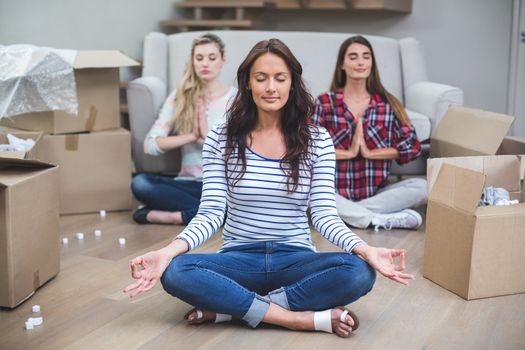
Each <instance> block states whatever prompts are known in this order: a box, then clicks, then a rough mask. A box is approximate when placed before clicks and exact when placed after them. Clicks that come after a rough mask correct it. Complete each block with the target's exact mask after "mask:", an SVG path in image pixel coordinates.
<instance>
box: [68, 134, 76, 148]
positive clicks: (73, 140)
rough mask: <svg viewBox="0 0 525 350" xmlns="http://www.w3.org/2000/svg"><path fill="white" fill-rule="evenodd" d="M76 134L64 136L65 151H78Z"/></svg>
mask: <svg viewBox="0 0 525 350" xmlns="http://www.w3.org/2000/svg"><path fill="white" fill-rule="evenodd" d="M78 137H79V135H78V134H73V135H66V151H76V150H78Z"/></svg>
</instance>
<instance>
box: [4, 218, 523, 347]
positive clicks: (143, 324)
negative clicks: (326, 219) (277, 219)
mask: <svg viewBox="0 0 525 350" xmlns="http://www.w3.org/2000/svg"><path fill="white" fill-rule="evenodd" d="M60 228H61V234H62V236H63V237H69V245H68V246H62V252H61V254H62V259H61V270H60V273H59V274H58V276H57V277H56V278H54V279H53V280H51V281H50V282H49V283H47V284H46V285H44V286H43V287H42V288H40V290H38V291H37V293H36V294H35V295H34V296H33V297H32V298H30V299H29V300H28V301H27V302H25V303H24V304H22V305H20V306H19V307H18V308H16V309H14V310H0V349H10V350H11V349H126V350H130V349H246V348H249V349H250V350H255V349H272V350H277V349H294V348H301V349H343V348H344V349H525V294H521V295H512V296H505V297H498V298H489V299H482V300H474V301H468V302H467V301H464V300H463V299H461V298H459V297H458V296H456V295H454V294H452V293H450V292H448V291H447V290H445V289H442V288H440V287H439V286H437V285H435V284H434V283H432V282H430V281H429V280H427V279H425V278H423V276H422V274H421V273H422V263H423V244H424V229H420V230H419V231H417V232H414V231H401V230H398V231H382V232H378V233H374V232H373V231H372V230H369V231H359V230H357V231H358V233H359V234H360V235H361V237H363V238H364V239H365V240H366V241H367V242H368V243H369V244H372V245H378V246H386V247H392V248H394V247H395V248H406V249H407V250H408V255H407V258H408V263H407V270H408V271H409V272H410V273H413V274H415V275H416V280H415V281H413V283H412V284H411V285H410V286H409V287H403V286H401V285H398V284H395V283H393V282H391V281H389V280H387V279H385V278H382V277H378V280H377V283H376V285H375V287H374V289H373V290H372V292H371V293H369V294H368V295H367V296H365V297H364V298H362V299H361V300H359V301H357V302H356V303H355V304H354V305H352V310H353V311H355V312H356V313H357V314H358V315H359V317H360V320H361V327H360V328H359V330H358V331H357V332H356V333H355V334H353V335H352V336H351V337H350V338H348V339H341V338H338V337H337V336H335V335H332V334H326V333H315V332H292V331H288V330H285V329H280V328H277V327H271V326H261V327H260V328H258V329H256V330H252V329H250V328H248V327H246V326H244V325H242V324H241V323H222V324H219V325H213V324H209V325H203V326H190V325H187V324H186V323H185V322H184V321H183V315H184V313H185V312H186V311H188V310H189V308H190V306H189V305H187V304H185V303H183V302H181V301H179V300H176V299H174V298H172V297H170V296H169V295H167V294H166V293H165V292H164V291H163V290H162V289H161V287H160V286H157V287H156V288H155V289H154V290H152V291H150V292H149V293H148V294H147V295H144V296H142V297H139V298H137V299H134V300H131V301H130V300H129V299H128V298H127V297H126V296H125V295H124V294H123V293H122V292H121V289H122V288H123V287H124V286H126V285H127V284H128V283H129V282H130V281H131V278H130V276H129V271H128V270H129V268H128V261H129V260H130V259H131V258H132V257H134V256H136V255H138V254H141V253H144V252H146V251H149V250H151V249H156V248H159V247H161V246H163V245H165V244H166V243H167V242H168V241H169V240H170V239H171V237H173V236H174V235H175V234H176V233H177V232H179V231H180V230H181V229H182V227H174V226H171V227H170V226H157V225H148V226H139V225H136V224H134V223H133V221H132V220H131V214H130V213H129V212H120V213H108V216H107V217H106V218H105V219H102V218H100V217H99V216H98V215H76V216H64V217H61V220H60ZM95 229H101V230H102V231H103V233H102V237H101V238H100V239H96V238H95V237H94V235H93V231H94V230H95ZM75 232H84V234H85V239H84V241H77V240H75V238H74V235H75ZM119 237H124V238H126V240H127V242H126V245H125V246H124V247H121V246H119V244H118V242H117V240H118V238H119ZM314 241H315V243H316V245H317V247H318V249H319V250H321V251H336V250H338V249H337V248H335V247H333V246H332V245H331V244H330V243H328V242H327V241H325V240H324V238H322V237H321V236H320V235H319V234H317V233H316V234H314ZM219 246H220V237H219V236H216V237H214V238H213V239H211V240H210V241H209V242H207V243H206V244H205V245H204V246H202V247H201V248H199V249H198V250H197V251H206V252H211V251H215V250H217V249H218V248H219ZM34 304H39V305H41V308H42V316H43V317H44V324H43V325H42V326H40V327H37V328H35V329H33V330H32V331H26V330H24V321H25V319H26V318H28V317H30V316H31V306H32V305H34Z"/></svg>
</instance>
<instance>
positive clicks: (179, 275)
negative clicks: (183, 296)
mask: <svg viewBox="0 0 525 350" xmlns="http://www.w3.org/2000/svg"><path fill="white" fill-rule="evenodd" d="M188 257H190V255H180V256H177V257H175V258H174V259H173V260H172V261H171V262H170V264H169V265H168V267H167V268H166V270H165V271H164V273H163V274H162V277H161V278H160V282H161V284H162V287H163V288H164V290H165V291H166V292H168V293H169V294H171V295H173V296H178V295H179V294H180V292H181V288H183V287H184V286H185V285H187V283H185V281H184V279H185V273H186V272H188V271H189V270H190V269H191V267H192V265H194V264H193V263H192V262H191V261H190V260H191V259H188Z"/></svg>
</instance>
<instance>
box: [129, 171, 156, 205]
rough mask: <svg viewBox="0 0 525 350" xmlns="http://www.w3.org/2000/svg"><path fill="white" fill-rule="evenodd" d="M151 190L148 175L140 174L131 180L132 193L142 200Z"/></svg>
mask: <svg viewBox="0 0 525 350" xmlns="http://www.w3.org/2000/svg"><path fill="white" fill-rule="evenodd" d="M150 190H151V181H150V180H149V177H148V175H146V174H138V175H135V176H134V177H133V179H132V180H131V192H132V193H133V195H134V196H135V198H137V199H138V200H140V199H141V198H142V197H143V196H144V194H146V193H148V192H149V191H150Z"/></svg>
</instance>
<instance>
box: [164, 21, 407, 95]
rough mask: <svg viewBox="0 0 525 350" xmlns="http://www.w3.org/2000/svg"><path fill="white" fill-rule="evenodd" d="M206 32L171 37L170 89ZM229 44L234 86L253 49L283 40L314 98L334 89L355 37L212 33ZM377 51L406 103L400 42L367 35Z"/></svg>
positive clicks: (226, 72) (228, 70)
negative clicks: (344, 52)
mask: <svg viewBox="0 0 525 350" xmlns="http://www.w3.org/2000/svg"><path fill="white" fill-rule="evenodd" d="M204 33H206V32H204V31H198V32H187V33H177V34H173V35H170V36H169V37H168V46H169V79H168V88H169V89H170V90H172V89H174V88H176V86H177V83H178V82H179V80H180V77H181V76H182V72H183V71H184V68H185V65H186V62H187V59H188V56H189V53H190V49H191V42H192V40H193V39H194V38H195V37H197V36H200V35H202V34H204ZM212 33H215V34H217V35H218V36H219V37H220V38H221V39H222V40H223V41H224V43H225V45H226V60H227V61H226V64H225V66H224V68H223V70H222V74H221V78H222V80H223V81H224V82H225V83H228V84H234V83H235V78H236V73H237V68H238V67H239V65H240V63H241V62H242V60H244V58H245V57H246V55H247V54H248V52H249V50H250V49H251V48H252V47H253V46H254V45H255V44H256V43H257V42H258V41H260V40H265V39H270V38H279V39H280V40H282V41H283V42H284V43H285V44H286V45H288V46H289V47H290V49H291V50H292V52H293V53H294V55H295V56H296V57H297V59H298V60H299V62H301V64H302V66H303V72H304V74H303V77H304V79H305V81H306V83H307V84H308V86H309V88H310V92H311V93H312V95H313V96H314V97H316V96H317V95H319V94H320V93H322V92H325V91H327V90H328V89H329V87H330V82H331V80H332V76H333V73H334V66H335V62H336V58H337V52H338V50H339V46H340V45H341V43H342V42H343V41H344V40H345V39H347V38H349V37H351V36H352V35H353V34H343V33H314V32H269V31H268V32H266V31H229V30H225V31H212ZM366 37H367V39H369V40H370V42H371V44H372V47H373V48H374V51H375V54H376V59H377V64H378V67H379V72H380V75H381V80H382V82H383V85H384V86H385V88H386V89H387V90H389V91H390V92H391V93H392V94H393V95H394V96H396V97H397V98H398V99H400V100H401V101H403V88H402V78H401V75H402V73H401V55H400V51H399V41H398V40H396V39H391V38H384V37H378V36H370V35H367V36H366Z"/></svg>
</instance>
